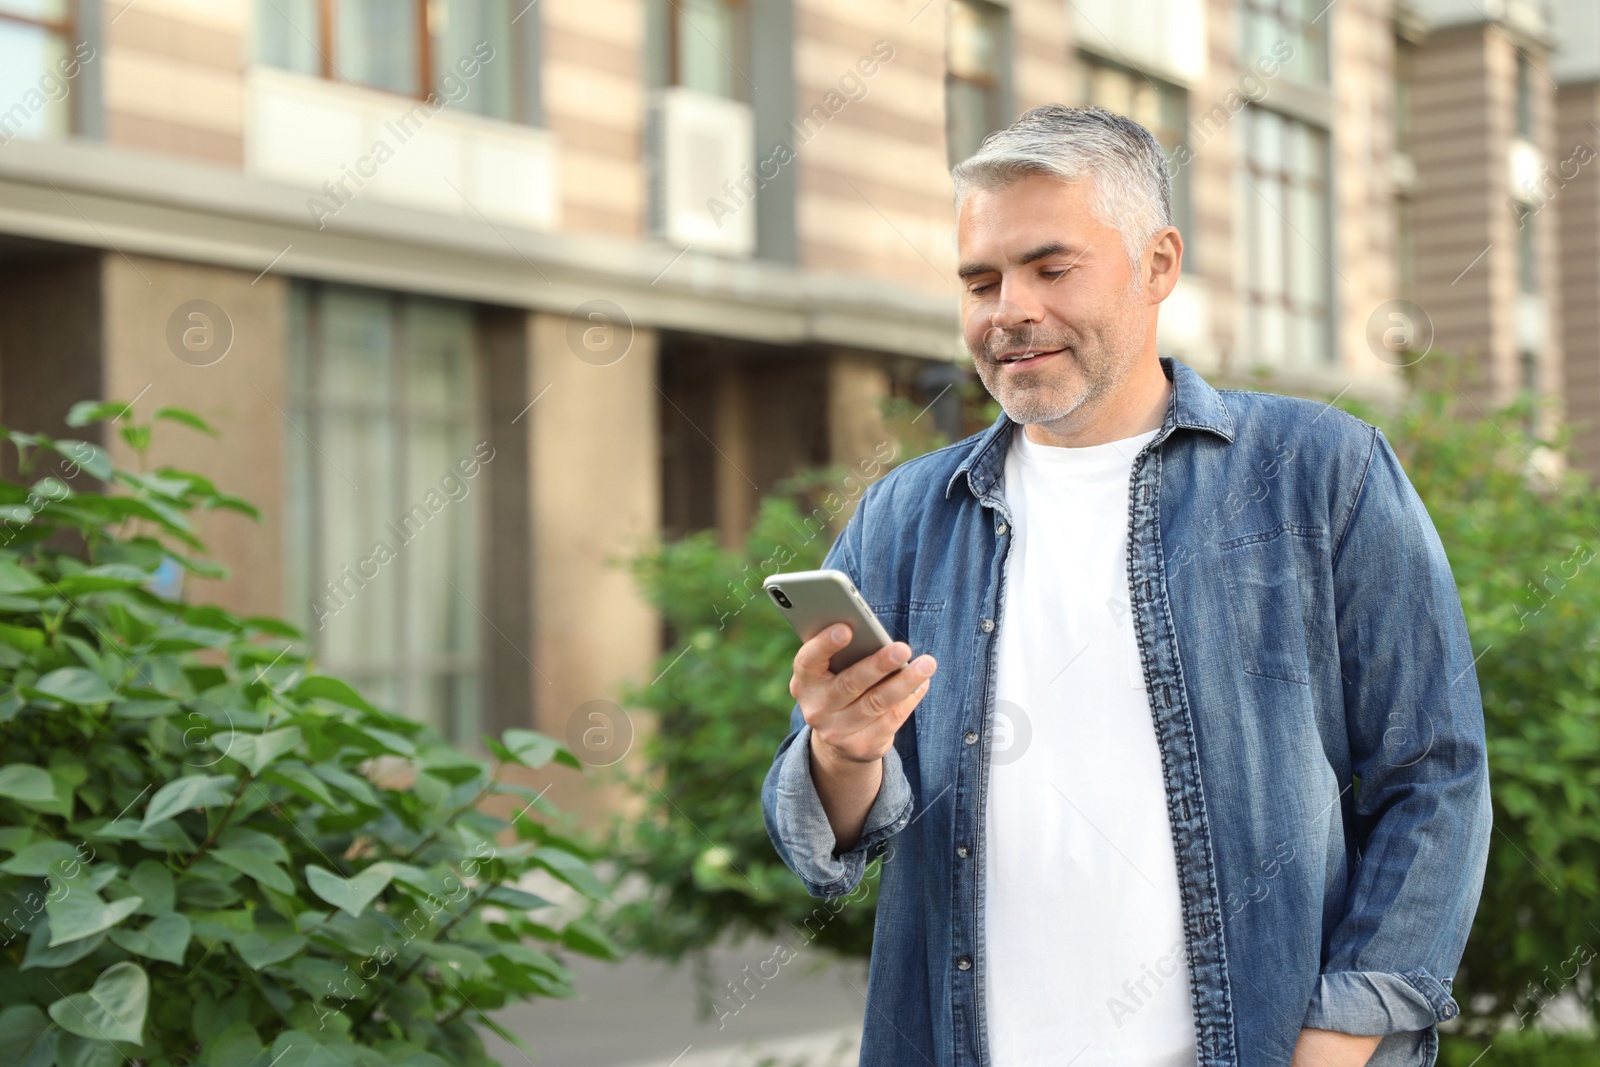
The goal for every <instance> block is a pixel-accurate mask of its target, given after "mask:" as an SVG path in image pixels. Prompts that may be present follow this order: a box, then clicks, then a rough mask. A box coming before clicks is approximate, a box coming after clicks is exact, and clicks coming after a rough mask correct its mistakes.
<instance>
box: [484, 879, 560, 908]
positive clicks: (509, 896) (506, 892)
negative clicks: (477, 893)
mask: <svg viewBox="0 0 1600 1067" xmlns="http://www.w3.org/2000/svg"><path fill="white" fill-rule="evenodd" d="M483 899H484V900H487V901H489V902H490V903H491V904H504V905H505V906H506V907H508V908H514V909H516V910H517V911H533V910H535V909H536V908H548V907H549V906H550V902H549V901H548V900H546V899H544V898H543V897H536V896H534V895H533V894H532V893H527V892H524V891H523V890H521V889H518V888H517V887H516V886H510V885H497V886H495V887H494V888H493V889H491V890H489V892H487V893H485V894H484V895H483Z"/></svg>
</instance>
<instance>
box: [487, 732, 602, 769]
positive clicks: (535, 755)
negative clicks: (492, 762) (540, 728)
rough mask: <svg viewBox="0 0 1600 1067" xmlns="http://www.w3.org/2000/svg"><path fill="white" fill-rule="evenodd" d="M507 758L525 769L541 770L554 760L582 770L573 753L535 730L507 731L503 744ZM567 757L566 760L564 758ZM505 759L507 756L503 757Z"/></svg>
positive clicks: (503, 736)
mask: <svg viewBox="0 0 1600 1067" xmlns="http://www.w3.org/2000/svg"><path fill="white" fill-rule="evenodd" d="M499 747H500V748H501V749H503V751H504V753H505V754H506V756H509V757H510V758H511V759H513V760H515V761H516V762H518V763H520V764H522V765H523V766H524V767H532V768H535V769H537V768H539V767H543V766H544V765H545V764H546V763H549V762H550V761H551V760H552V759H553V760H555V761H556V762H558V763H564V764H566V765H567V766H569V767H572V768H573V769H574V770H580V769H582V764H580V763H579V762H578V760H577V758H576V757H575V756H573V755H572V753H570V752H568V751H567V750H566V749H565V748H563V747H562V746H561V744H560V743H559V742H557V741H556V740H555V739H554V738H551V737H546V736H545V735H544V734H541V733H537V732H535V731H533V730H507V731H506V732H505V734H504V735H502V744H501V745H500V746H499ZM562 757H565V758H562ZM502 758H505V756H502Z"/></svg>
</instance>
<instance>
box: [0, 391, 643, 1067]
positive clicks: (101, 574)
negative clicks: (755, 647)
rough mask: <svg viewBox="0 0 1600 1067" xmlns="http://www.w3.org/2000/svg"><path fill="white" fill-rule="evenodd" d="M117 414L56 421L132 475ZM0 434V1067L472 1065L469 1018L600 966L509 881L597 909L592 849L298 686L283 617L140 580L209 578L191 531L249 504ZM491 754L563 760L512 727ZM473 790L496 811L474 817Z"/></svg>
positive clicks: (477, 779) (490, 782)
mask: <svg viewBox="0 0 1600 1067" xmlns="http://www.w3.org/2000/svg"><path fill="white" fill-rule="evenodd" d="M125 411H126V409H125V408H124V406H123V405H120V404H99V405H96V404H83V405H79V406H78V407H77V408H75V409H74V411H73V415H72V418H71V419H70V420H69V421H70V422H71V423H72V424H73V425H85V424H87V423H89V422H92V421H103V420H107V419H111V420H115V421H117V422H118V423H120V425H119V427H118V428H119V430H120V433H121V435H122V438H123V440H124V441H126V442H127V443H128V444H129V445H130V446H131V447H132V448H133V449H134V450H135V451H136V452H137V453H139V455H140V456H141V460H142V458H143V454H144V450H145V449H146V448H147V446H148V444H149V440H150V433H151V426H150V425H148V424H145V425H136V424H132V423H131V422H129V421H128V420H127V419H126V418H125V417H123V416H124V415H125ZM156 418H158V419H164V420H171V421H176V422H180V423H184V424H187V425H188V426H191V427H193V428H195V429H197V430H204V431H207V432H209V427H207V426H206V425H205V424H204V423H203V422H202V421H200V420H199V419H198V418H196V417H195V416H193V415H191V414H189V413H186V412H182V411H176V410H172V409H164V410H163V411H161V412H158V413H157V415H156ZM0 434H3V435H4V436H5V438H6V439H7V440H9V441H10V442H11V443H12V444H13V445H15V446H16V448H17V450H18V457H19V458H18V465H19V469H20V470H21V471H23V472H24V476H25V477H30V478H31V477H35V475H39V476H37V478H36V480H34V481H33V482H32V485H31V486H30V487H27V488H25V487H23V486H22V485H19V484H16V483H14V482H10V481H0V520H3V521H0V531H3V532H0V855H3V856H5V857H6V858H5V859H4V861H3V862H0V926H3V928H4V930H3V934H0V936H3V938H4V947H3V951H0V1005H3V1007H4V1010H3V1011H0V1050H4V1053H3V1058H4V1059H5V1061H6V1062H7V1063H9V1064H15V1065H17V1067H50V1065H51V1064H52V1063H55V1064H59V1065H61V1067H115V1065H117V1064H118V1063H120V1062H122V1061H123V1060H124V1059H129V1060H134V1061H136V1062H138V1063H141V1064H149V1065H155V1067H165V1065H180V1064H205V1065H209V1067H250V1065H254V1067H266V1065H267V1064H269V1063H271V1064H274V1065H276V1067H299V1065H302V1064H307V1065H314V1067H348V1065H356V1064H361V1065H367V1064H370V1065H373V1067H378V1065H381V1064H404V1065H407V1067H444V1065H445V1064H452V1065H454V1064H472V1065H481V1064H487V1063H489V1062H491V1061H489V1060H488V1058H487V1056H486V1055H485V1053H484V1047H483V1043H482V1041H481V1040H480V1038H479V1036H478V1033H477V1031H476V1029H475V1028H474V1025H473V1023H475V1022H476V1023H478V1024H482V1025H485V1026H488V1027H490V1028H495V1026H494V1023H492V1022H491V1021H490V1020H489V1018H488V1017H487V1015H486V1014H485V1013H486V1012H489V1011H492V1010H494V1009H497V1008H500V1007H501V1006H503V1005H505V1004H507V1003H509V1002H511V1001H514V1000H518V999H523V998H530V997H539V996H552V997H560V996H568V995H571V988H570V985H569V978H570V975H569V973H568V971H567V970H566V969H565V968H564V967H563V965H562V964H561V963H560V962H559V961H558V959H557V958H556V956H555V955H554V954H552V953H553V952H556V951H559V950H562V949H567V950H572V951H576V952H581V953H588V954H592V955H597V956H603V957H609V956H611V955H612V949H611V947H610V944H609V942H608V941H607V940H606V939H605V938H604V937H603V935H601V934H599V933H598V932H597V931H596V930H594V929H593V928H591V927H590V926H588V925H587V924H586V923H584V922H581V921H580V922H576V923H571V924H556V925H546V924H541V923H539V922H536V921H534V920H533V919H532V918H530V917H529V914H528V913H529V912H532V911H536V910H537V909H540V908H543V907H545V906H546V904H547V902H546V901H544V900H541V899H540V898H538V897H536V896H534V895H533V894H531V893H528V892H526V891H524V890H523V889H521V888H519V887H518V885H517V883H518V881H519V879H521V878H522V877H523V876H524V875H527V874H529V873H530V872H533V871H544V872H548V873H549V874H550V875H553V876H554V877H556V878H558V879H560V880H562V881H563V882H565V883H566V884H568V885H570V886H571V887H573V888H574V889H575V890H577V892H578V893H580V894H583V895H584V896H587V897H590V898H594V897H599V896H601V895H602V894H603V893H604V888H603V886H602V885H601V884H600V883H599V882H598V881H597V879H596V878H595V876H594V874H593V873H592V872H591V870H590V868H589V866H588V862H587V861H588V860H589V859H592V858H593V857H592V856H588V855H587V854H586V853H585V852H584V850H583V849H582V848H581V847H580V846H578V845H576V844H575V843H573V842H571V841H569V840H567V839H565V838H563V837H561V836H560V835H558V834H556V833H555V832H554V831H552V830H551V829H549V828H548V826H547V824H546V823H545V822H544V821H542V820H536V819H534V818H532V817H531V815H530V813H531V812H532V811H534V810H537V811H538V812H540V813H542V814H544V815H546V816H549V815H553V814H554V810H553V809H552V807H551V806H550V805H549V803H548V802H547V801H545V800H543V799H542V798H541V797H540V796H539V795H538V794H534V793H532V792H530V791H529V790H528V789H526V788H525V787H522V786H518V785H514V784H511V783H509V782H505V781H501V780H500V779H499V776H498V775H499V772H498V769H495V770H493V771H492V770H491V768H490V767H487V766H485V765H484V764H483V763H482V762H480V761H478V760H475V759H471V758H468V757H467V756H465V755H463V754H461V753H460V752H458V751H456V750H454V749H452V748H451V747H450V746H449V745H447V744H446V743H444V741H443V740H441V738H440V737H439V735H438V734H437V733H436V732H435V731H433V730H432V729H429V728H427V727H425V726H423V725H420V724H418V723H415V722H411V721H407V720H405V719H402V718H399V717H397V716H394V715H392V714H388V713H386V712H383V711H380V710H378V709H376V708H374V707H371V706H370V705H368V704H367V702H366V701H365V700H363V699H362V698H361V697H360V696H359V695H358V694H357V693H356V692H355V691H354V690H353V689H352V688H351V687H350V686H348V685H346V684H345V683H344V682H342V681H339V680H337V679H335V678H331V677H327V676H322V675H318V674H316V673H314V664H312V663H310V662H308V661H307V659H306V657H305V656H304V655H302V654H301V653H300V652H298V651H296V649H297V648H298V647H300V643H301V635H300V634H299V633H298V632H297V631H296V630H295V629H294V628H293V627H291V626H289V625H287V624H286V623H283V622H281V621H278V620H276V619H270V618H240V617H239V616H237V615H234V614H232V613H230V612H228V611H224V610H222V609H220V608H217V607H203V606H194V605H190V604H186V603H183V602H181V601H179V600H176V599H169V598H166V597H163V596H159V595H157V594H156V592H153V591H152V587H154V588H157V589H160V588H163V587H164V586H165V585H166V584H168V580H169V578H170V571H171V569H172V568H174V567H181V568H182V569H183V570H185V571H187V572H188V573H191V574H196V575H204V576H220V573H221V572H220V568H218V567H216V566H215V565H214V564H211V563H208V562H205V561H203V560H202V559H200V558H198V556H191V554H193V553H199V552H201V551H203V546H202V545H201V544H200V542H199V541H198V539H197V538H196V536H195V534H194V529H193V525H192V522H191V519H192V517H193V515H194V514H195V513H197V512H206V511H209V510H213V509H219V508H222V509H232V510H234V511H239V512H243V513H245V514H249V515H253V514H254V511H253V509H251V508H250V506H249V505H247V504H245V503H244V502H242V501H240V500H238V499H235V498H233V497H230V496H227V495H226V494H223V493H220V492H218V491H217V490H216V488H215V487H213V486H212V485H211V484H210V483H209V482H208V481H207V480H206V479H204V478H202V477H199V476H198V475H195V474H191V473H185V472H182V471H177V470H171V469H161V470H157V471H154V472H149V473H144V472H142V471H140V472H135V471H128V470H121V469H114V468H113V465H112V463H111V461H110V459H109V457H108V456H107V454H106V453H105V452H104V451H102V450H101V449H100V448H99V447H97V446H95V445H92V444H89V443H86V442H82V441H65V440H50V439H48V438H45V437H42V436H38V435H30V434H22V433H15V432H9V431H3V430H0ZM45 463H48V464H50V466H51V471H50V473H44V474H42V475H41V474H40V468H41V466H42V465H43V464H45ZM140 466H141V468H142V467H143V466H144V464H143V463H142V462H141V464H140ZM102 486H108V487H110V488H111V489H114V490H115V492H101V491H97V490H98V489H100V488H101V487H102ZM490 744H491V748H492V749H493V750H494V751H495V753H496V754H497V755H498V756H499V757H500V758H501V759H502V760H504V761H507V762H516V763H519V764H522V765H524V766H527V767H539V766H541V765H544V764H546V763H548V762H550V761H552V760H554V761H556V762H560V763H565V764H568V765H570V766H573V767H575V768H576V767H577V766H578V763H577V761H576V760H575V759H574V758H573V757H572V755H571V754H570V753H568V752H567V751H566V750H565V749H562V748H560V747H559V746H558V745H556V744H555V742H553V741H551V740H549V739H547V738H545V737H542V736H540V735H537V734H534V733H531V732H528V731H511V732H509V733H507V735H506V736H505V739H504V741H503V743H501V742H490ZM495 798H500V800H499V803H498V808H497V810H503V811H508V812H509V811H513V810H515V809H521V810H520V811H516V814H514V815H513V816H512V818H511V819H510V820H509V821H508V820H506V819H502V818H495V817H492V816H490V815H489V814H486V813H485V812H484V811H482V810H480V804H481V803H483V802H485V801H488V802H490V803H491V804H494V803H495ZM502 831H509V832H510V833H511V834H512V835H514V837H515V840H514V842H511V843H506V842H503V841H502V840H501V838H502V837H503V836H505V835H504V834H502ZM530 942H531V943H530ZM532 943H537V944H539V945H540V946H541V947H537V948H536V947H534V944H532ZM546 950H549V951H546ZM502 1036H507V1037H509V1035H502ZM513 1040H514V1039H513Z"/></svg>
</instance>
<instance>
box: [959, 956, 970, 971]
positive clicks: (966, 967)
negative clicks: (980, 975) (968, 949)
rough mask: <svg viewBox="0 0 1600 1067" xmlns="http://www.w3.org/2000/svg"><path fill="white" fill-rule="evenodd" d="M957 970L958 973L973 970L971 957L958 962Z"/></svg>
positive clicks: (965, 957)
mask: <svg viewBox="0 0 1600 1067" xmlns="http://www.w3.org/2000/svg"><path fill="white" fill-rule="evenodd" d="M956 970H958V971H970V970H972V959H971V957H969V956H962V957H961V958H960V959H958V960H956Z"/></svg>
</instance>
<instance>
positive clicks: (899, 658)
mask: <svg viewBox="0 0 1600 1067" xmlns="http://www.w3.org/2000/svg"><path fill="white" fill-rule="evenodd" d="M910 658H911V646H910V645H908V644H906V643H905V642H904V641H896V642H894V643H893V644H891V645H889V646H888V647H886V648H880V649H878V651H876V652H874V653H873V654H872V655H870V656H868V657H867V658H866V659H864V660H862V661H861V662H860V663H852V664H851V665H850V666H848V667H846V668H845V669H844V670H842V671H840V672H839V676H838V677H837V678H835V679H834V680H833V703H834V704H835V706H837V707H841V708H842V707H844V706H845V705H847V704H851V703H854V702H855V701H856V700H858V699H860V697H861V696H862V694H864V693H866V692H867V691H868V690H870V689H871V688H872V687H873V686H874V685H877V684H878V683H879V682H881V681H883V680H884V678H886V677H888V676H889V675H890V674H891V673H892V672H894V671H897V670H899V669H900V667H901V666H902V665H904V664H905V662H906V661H907V660H909V659H910Z"/></svg>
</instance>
